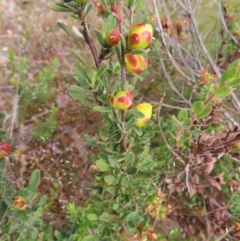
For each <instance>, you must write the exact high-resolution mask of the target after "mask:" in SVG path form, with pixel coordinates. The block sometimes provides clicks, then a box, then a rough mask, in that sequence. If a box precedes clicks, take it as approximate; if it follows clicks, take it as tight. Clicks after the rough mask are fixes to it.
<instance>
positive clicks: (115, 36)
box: [105, 28, 120, 47]
mask: <svg viewBox="0 0 240 241" xmlns="http://www.w3.org/2000/svg"><path fill="white" fill-rule="evenodd" d="M119 41H120V31H119V29H117V28H115V29H112V30H111V31H110V32H109V33H108V35H107V36H106V38H105V42H106V44H107V45H108V46H111V47H113V46H115V45H117V44H118V43H119Z"/></svg>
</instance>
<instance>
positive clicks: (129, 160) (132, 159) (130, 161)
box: [124, 152, 135, 166]
mask: <svg viewBox="0 0 240 241" xmlns="http://www.w3.org/2000/svg"><path fill="white" fill-rule="evenodd" d="M124 159H125V165H126V166H128V165H132V164H134V162H135V155H134V154H133V152H128V153H127V154H126V155H125V157H124Z"/></svg>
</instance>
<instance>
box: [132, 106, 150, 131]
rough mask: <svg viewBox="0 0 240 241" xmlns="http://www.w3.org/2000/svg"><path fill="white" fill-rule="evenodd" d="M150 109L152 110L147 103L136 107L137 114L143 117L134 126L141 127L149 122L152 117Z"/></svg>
mask: <svg viewBox="0 0 240 241" xmlns="http://www.w3.org/2000/svg"><path fill="white" fill-rule="evenodd" d="M152 108H153V106H152V105H151V104H149V103H141V104H138V105H137V106H136V109H137V110H138V111H139V112H141V113H142V114H143V115H144V117H143V118H138V119H137V122H136V123H135V126H137V127H143V126H145V125H146V124H147V123H148V122H149V120H150V118H151V116H152Z"/></svg>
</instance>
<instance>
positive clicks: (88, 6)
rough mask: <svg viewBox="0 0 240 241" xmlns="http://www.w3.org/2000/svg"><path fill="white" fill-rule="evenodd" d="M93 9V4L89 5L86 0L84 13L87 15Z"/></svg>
mask: <svg viewBox="0 0 240 241" xmlns="http://www.w3.org/2000/svg"><path fill="white" fill-rule="evenodd" d="M91 9H92V5H89V4H87V2H86V4H85V6H84V10H83V15H84V16H85V17H86V16H87V14H88V13H89V12H90V11H91Z"/></svg>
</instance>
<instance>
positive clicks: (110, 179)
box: [104, 175, 115, 185]
mask: <svg viewBox="0 0 240 241" xmlns="http://www.w3.org/2000/svg"><path fill="white" fill-rule="evenodd" d="M114 180H115V177H114V176H112V175H107V176H105V177H104V181H105V182H106V183H107V184H109V185H112V184H113V182H114Z"/></svg>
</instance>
